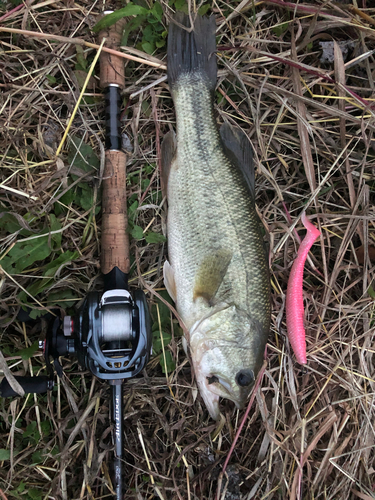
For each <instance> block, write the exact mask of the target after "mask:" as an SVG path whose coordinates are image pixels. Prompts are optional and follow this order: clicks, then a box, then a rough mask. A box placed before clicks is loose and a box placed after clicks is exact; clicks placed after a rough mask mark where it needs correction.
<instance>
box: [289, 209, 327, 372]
mask: <svg viewBox="0 0 375 500" xmlns="http://www.w3.org/2000/svg"><path fill="white" fill-rule="evenodd" d="M301 220H302V224H303V225H304V226H305V228H306V229H307V233H306V236H305V238H304V240H303V241H302V243H301V245H300V247H299V250H298V254H297V257H296V260H295V261H294V263H293V266H292V270H291V272H290V276H289V281H288V289H287V292H286V306H285V307H286V326H287V331H288V337H289V342H290V344H291V346H292V349H293V351H294V354H295V355H296V358H297V361H298V363H300V364H301V365H304V364H306V363H307V359H306V340H305V328H304V326H303V318H304V309H303V294H302V282H303V270H304V267H305V262H306V258H307V254H308V253H309V250H310V248H311V247H312V245H313V243H314V241H315V240H316V239H317V238H318V236H320V231H319V229H318V228H316V227H315V226H314V224H311V222H310V221H309V220H308V218H307V216H306V213H305V212H304V213H303V215H302V218H301Z"/></svg>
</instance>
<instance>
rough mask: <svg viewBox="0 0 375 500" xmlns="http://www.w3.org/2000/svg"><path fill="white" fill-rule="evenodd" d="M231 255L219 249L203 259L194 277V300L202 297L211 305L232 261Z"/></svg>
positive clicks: (227, 251)
mask: <svg viewBox="0 0 375 500" xmlns="http://www.w3.org/2000/svg"><path fill="white" fill-rule="evenodd" d="M232 255H233V254H232V252H231V251H229V250H226V249H224V248H221V249H219V250H216V251H215V252H214V253H212V254H211V255H208V256H206V257H205V258H204V259H203V261H202V262H201V264H200V266H199V269H198V272H197V275H196V277H195V285H194V291H193V299H194V300H196V299H197V298H198V297H203V298H204V299H205V300H207V302H208V303H209V304H212V302H213V299H214V297H215V295H216V293H217V291H218V290H219V287H220V285H221V283H222V282H223V279H224V276H225V274H226V272H227V269H228V266H229V264H230V261H231V260H232Z"/></svg>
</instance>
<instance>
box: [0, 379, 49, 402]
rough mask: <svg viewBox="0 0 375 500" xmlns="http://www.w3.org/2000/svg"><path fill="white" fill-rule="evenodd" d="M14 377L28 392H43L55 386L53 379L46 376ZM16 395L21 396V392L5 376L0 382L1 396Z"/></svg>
mask: <svg viewBox="0 0 375 500" xmlns="http://www.w3.org/2000/svg"><path fill="white" fill-rule="evenodd" d="M14 378H15V379H16V380H17V382H18V383H19V384H20V385H21V387H22V389H23V390H24V391H25V393H26V394H34V393H35V394H43V393H45V392H47V391H48V390H50V389H52V387H53V381H52V380H51V379H50V378H48V377H44V376H41V377H14ZM14 396H19V394H18V393H17V392H16V391H14V390H13V389H12V388H11V386H10V384H9V382H8V380H7V379H6V378H5V377H4V378H3V380H2V381H1V383H0V397H2V398H11V397H14Z"/></svg>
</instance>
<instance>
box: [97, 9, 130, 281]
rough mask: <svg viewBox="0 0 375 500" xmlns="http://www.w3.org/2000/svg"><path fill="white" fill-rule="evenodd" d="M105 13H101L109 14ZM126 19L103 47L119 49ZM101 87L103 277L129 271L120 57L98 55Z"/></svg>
mask: <svg viewBox="0 0 375 500" xmlns="http://www.w3.org/2000/svg"><path fill="white" fill-rule="evenodd" d="M108 13H109V12H105V13H104V14H108ZM125 22H126V21H125V19H121V20H120V21H117V22H116V23H115V24H113V25H112V26H110V27H109V28H107V29H106V30H103V31H101V32H100V33H99V39H100V40H102V39H103V38H105V39H106V46H107V47H110V48H113V49H118V48H119V46H120V43H121V37H122V33H123V30H124V26H125ZM100 85H101V87H102V88H103V89H104V90H105V96H106V153H105V166H104V176H103V194H102V214H103V215H102V249H101V270H102V273H103V274H104V275H106V274H108V273H110V272H111V271H112V270H113V269H114V268H116V267H117V268H118V269H119V270H120V271H122V273H124V274H128V273H129V269H130V258H129V235H128V233H127V226H128V219H127V210H126V154H125V153H124V152H123V151H122V147H121V142H122V138H121V124H120V119H119V116H120V108H121V90H122V89H123V88H124V87H125V67H124V63H123V60H122V58H121V57H117V56H114V55H113V54H109V53H107V52H102V53H101V55H100Z"/></svg>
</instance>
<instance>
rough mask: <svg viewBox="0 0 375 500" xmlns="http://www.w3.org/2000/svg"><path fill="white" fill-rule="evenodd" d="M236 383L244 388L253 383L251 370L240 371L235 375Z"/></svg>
mask: <svg viewBox="0 0 375 500" xmlns="http://www.w3.org/2000/svg"><path fill="white" fill-rule="evenodd" d="M236 382H237V384H238V385H239V386H240V387H246V386H248V385H250V384H252V383H253V382H254V372H253V370H250V369H246V370H240V371H239V372H238V373H237V375H236Z"/></svg>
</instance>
